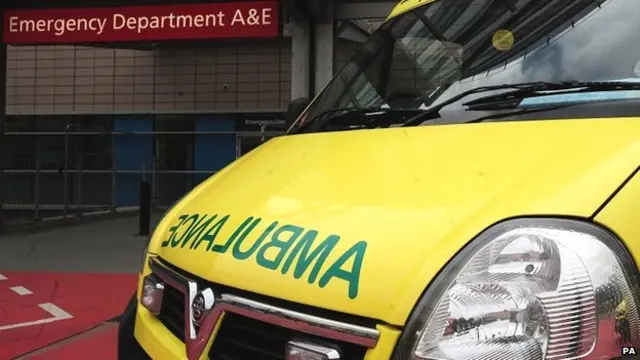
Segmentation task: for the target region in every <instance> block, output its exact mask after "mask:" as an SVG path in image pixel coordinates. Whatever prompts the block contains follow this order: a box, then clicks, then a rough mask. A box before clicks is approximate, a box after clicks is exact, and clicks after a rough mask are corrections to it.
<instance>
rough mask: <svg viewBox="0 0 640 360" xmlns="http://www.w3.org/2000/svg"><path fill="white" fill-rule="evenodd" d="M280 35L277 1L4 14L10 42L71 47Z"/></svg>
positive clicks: (12, 10) (5, 27)
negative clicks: (93, 44)
mask: <svg viewBox="0 0 640 360" xmlns="http://www.w3.org/2000/svg"><path fill="white" fill-rule="evenodd" d="M279 35H280V19H279V7H278V2H277V0H270V1H251V2H244V1H238V2H226V3H202V4H188V5H158V6H155V5H153V6H151V5H149V6H125V7H99V8H73V9H59V8H56V9H37V10H35V9H34V10H27V9H10V10H5V12H4V39H3V40H4V42H5V43H7V44H62V43H67V44H72V43H104V42H129V41H163V40H196V39H229V38H271V37H277V36H279Z"/></svg>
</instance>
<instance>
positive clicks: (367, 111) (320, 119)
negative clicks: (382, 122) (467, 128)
mask: <svg viewBox="0 0 640 360" xmlns="http://www.w3.org/2000/svg"><path fill="white" fill-rule="evenodd" d="M423 111H424V110H421V109H405V108H390V107H382V106H376V107H364V108H331V109H327V110H325V111H322V112H320V113H319V114H318V115H316V116H314V117H312V118H311V119H309V120H307V121H305V122H304V123H303V124H302V125H301V126H300V128H299V129H298V131H297V132H302V131H304V130H306V129H309V128H311V127H312V126H315V128H316V129H314V130H317V129H319V128H321V127H322V126H323V125H325V124H327V123H328V122H331V121H335V120H336V119H338V118H342V117H344V116H349V115H361V116H376V115H383V114H397V113H409V114H412V115H413V114H416V113H421V112H423ZM335 113H342V114H338V115H335V116H330V115H332V114H335ZM378 122H379V121H378ZM374 123H377V122H374ZM397 123H403V122H402V121H398V122H397ZM362 125H363V126H365V125H371V123H367V124H362Z"/></svg>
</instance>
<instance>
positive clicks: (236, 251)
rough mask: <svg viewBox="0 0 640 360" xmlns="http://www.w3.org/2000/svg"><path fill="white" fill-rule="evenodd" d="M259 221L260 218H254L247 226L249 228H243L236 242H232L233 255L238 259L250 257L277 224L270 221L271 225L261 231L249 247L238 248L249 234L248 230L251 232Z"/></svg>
mask: <svg viewBox="0 0 640 360" xmlns="http://www.w3.org/2000/svg"><path fill="white" fill-rule="evenodd" d="M259 222H260V219H256V220H254V222H253V223H251V225H250V226H249V228H248V229H247V230H245V231H244V232H243V233H242V236H241V237H240V238H238V239H237V240H236V242H235V243H234V244H233V252H232V254H233V257H234V258H236V259H238V260H246V259H248V258H249V257H251V255H253V253H255V252H256V250H258V248H259V247H260V245H261V244H262V242H263V241H264V239H266V238H267V236H269V234H270V233H271V232H272V231H273V229H275V227H276V226H278V222H277V221H275V222H273V223H271V225H269V226H268V227H267V228H266V229H265V230H264V231H263V232H262V234H260V236H259V237H258V239H257V240H256V241H254V243H253V244H252V245H251V247H249V249H248V250H242V249H241V248H240V246H242V243H243V242H244V240H245V239H246V237H247V235H248V234H249V232H251V231H252V230H253V228H255V226H256V225H258V223H259Z"/></svg>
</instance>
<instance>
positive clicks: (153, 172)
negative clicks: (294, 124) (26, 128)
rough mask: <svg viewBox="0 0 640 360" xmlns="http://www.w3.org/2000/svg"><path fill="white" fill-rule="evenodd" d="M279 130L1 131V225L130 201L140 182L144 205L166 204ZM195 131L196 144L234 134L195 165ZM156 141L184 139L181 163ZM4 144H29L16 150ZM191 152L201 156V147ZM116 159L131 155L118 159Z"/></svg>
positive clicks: (110, 207)
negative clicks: (221, 149) (221, 150)
mask: <svg viewBox="0 0 640 360" xmlns="http://www.w3.org/2000/svg"><path fill="white" fill-rule="evenodd" d="M281 134H282V133H281V132H278V131H267V129H265V128H264V127H262V128H261V131H254V132H251V131H246V132H233V131H200V132H170V131H168V132H160V131H156V132H153V131H152V132H117V131H107V130H104V129H101V128H97V127H86V126H77V125H67V126H66V127H65V130H64V131H63V132H38V133H34V132H30V133H27V132H9V133H6V135H5V139H8V140H7V145H8V147H9V148H8V149H6V153H5V169H4V173H3V176H4V189H0V191H3V194H2V195H3V196H2V199H3V203H2V207H1V208H0V216H1V217H2V219H3V222H4V223H5V224H11V223H15V222H32V221H39V220H42V219H44V218H49V217H80V216H83V214H86V213H90V212H105V211H106V212H116V211H118V210H119V209H121V208H135V207H137V205H138V201H139V199H138V196H137V194H138V193H137V192H138V191H139V184H140V182H141V181H148V182H150V184H151V188H152V206H153V207H155V208H166V207H168V206H170V205H171V204H172V203H173V202H174V201H176V200H177V199H178V198H180V197H181V196H182V195H183V194H184V193H186V192H188V191H189V190H191V189H192V188H193V187H195V186H196V185H198V184H199V183H200V182H202V181H203V180H205V179H206V178H208V177H209V176H211V175H212V174H214V173H215V172H216V171H218V170H220V169H221V168H222V167H224V166H225V165H226V164H227V163H229V162H231V161H233V160H235V159H236V158H237V157H239V156H241V155H242V154H243V152H246V151H247V150H249V149H246V146H245V145H246V143H252V144H259V143H261V142H263V141H265V140H267V139H269V138H271V137H275V136H279V135H281ZM196 136H197V137H198V138H199V140H198V142H199V143H198V144H200V145H202V144H203V142H205V143H209V144H214V143H216V141H220V140H221V137H222V138H224V142H225V143H226V145H228V143H229V142H230V141H234V140H235V149H229V146H226V147H225V153H226V156H227V157H226V158H220V159H217V158H215V157H216V156H219V154H211V155H210V156H211V157H213V159H214V160H216V161H213V163H215V164H213V165H212V164H211V163H212V162H211V161H205V163H207V162H208V163H210V166H209V167H207V166H202V165H200V166H196V165H197V164H195V163H194V159H193V157H194V151H193V148H194V147H197V146H198V145H197V144H196V140H195V139H194V138H195V137H196ZM125 138H126V139H127V140H126V141H124V142H125V143H127V144H129V145H133V146H132V147H131V149H129V150H127V149H126V148H123V144H122V140H123V139H125ZM203 139H204V140H203ZM233 139H234V140H233ZM172 141H173V143H172ZM163 142H164V144H165V146H171V145H172V144H174V145H175V143H179V144H183V145H184V149H183V150H184V155H185V158H184V159H183V160H184V163H183V164H180V159H177V164H176V159H173V164H167V159H166V158H163V157H164V156H165V155H167V156H168V155H171V154H165V155H163V154H162V151H160V150H161V149H160V148H162V147H163V145H162V144H163ZM11 144H14V145H11ZM83 144H84V145H83ZM87 144H89V145H92V146H93V147H92V146H87ZM127 144H124V145H127ZM140 144H146V145H145V146H147V149H148V148H149V146H151V148H152V149H153V151H152V152H151V153H149V152H147V153H146V154H143V155H141V154H139V153H136V146H137V145H140ZM17 145H21V146H17ZM23 145H24V146H23ZM12 146H13V147H14V148H18V147H19V148H23V149H24V148H26V149H29V150H30V151H25V150H22V153H16V151H17V150H15V149H12V148H11V147H12ZM138 147H139V146H138ZM87 149H90V151H89V150H87ZM127 151H131V153H130V154H129V153H127ZM129 155H130V156H129ZM199 155H200V157H201V158H202V153H200V154H199ZM207 156H209V155H207ZM123 158H124V159H125V160H131V161H128V164H125V165H123V164H122V162H123ZM129 158H131V159H129ZM136 159H137V160H136ZM199 160H202V159H199ZM209 160H210V159H209ZM201 162H202V161H201Z"/></svg>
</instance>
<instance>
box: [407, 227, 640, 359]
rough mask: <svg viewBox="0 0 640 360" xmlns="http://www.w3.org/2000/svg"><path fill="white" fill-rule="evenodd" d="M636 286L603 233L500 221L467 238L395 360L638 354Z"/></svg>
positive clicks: (619, 249)
mask: <svg viewBox="0 0 640 360" xmlns="http://www.w3.org/2000/svg"><path fill="white" fill-rule="evenodd" d="M639 287H640V276H639V275H638V269H637V267H636V266H635V264H634V263H633V261H632V260H631V258H630V256H629V255H628V253H627V251H626V249H625V248H624V247H623V246H622V245H621V243H620V242H619V241H618V239H616V238H615V237H614V236H612V235H611V234H610V233H608V232H606V231H604V230H603V229H600V228H598V227H596V226H593V225H591V224H586V223H582V222H578V221H570V220H532V219H528V220H517V221H510V222H507V223H504V224H501V225H498V226H496V227H494V228H492V229H490V230H488V231H486V232H485V233H483V234H482V235H481V236H479V237H478V238H477V239H475V240H474V241H473V242H472V243H471V244H470V245H469V246H468V247H467V248H465V249H464V250H463V251H462V252H461V253H460V254H459V255H458V256H457V257H456V259H454V261H453V262H451V263H450V264H449V265H448V266H447V268H445V270H444V271H443V272H442V273H441V274H440V276H439V277H438V279H437V280H436V281H435V283H434V284H432V285H431V286H430V288H429V289H428V290H427V292H426V293H425V296H424V297H423V299H421V301H420V303H419V304H418V306H417V308H416V310H415V311H414V314H413V315H412V318H411V319H410V321H409V326H408V329H407V331H405V335H403V339H402V340H401V341H402V342H401V346H400V348H399V349H398V351H397V353H396V359H400V358H403V359H438V360H440V359H451V360H462V359H464V360H467V359H483V360H484V359H486V360H491V359H496V360H498V359H500V360H502V359H523V360H524V359H526V360H542V359H578V358H586V357H588V358H594V359H596V358H600V359H603V358H612V357H615V356H620V349H621V347H622V346H623V345H640V318H639V317H638V310H639V309H640V307H639V303H640V290H639ZM622 308H625V309H624V312H625V314H624V316H623V317H621V316H620V315H618V316H616V313H617V312H618V313H620V312H621V310H620V309H622ZM621 321H623V322H624V325H625V326H626V327H625V326H620V325H621V323H620V322H621ZM623 329H626V330H623Z"/></svg>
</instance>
